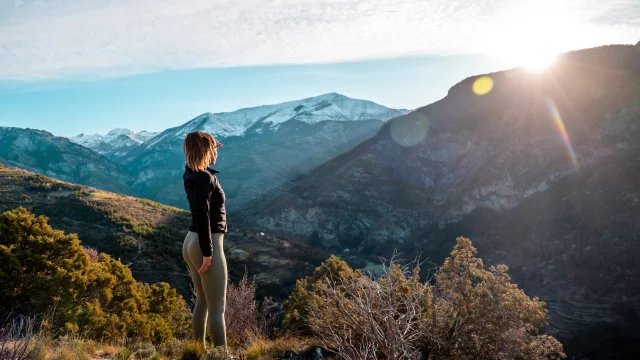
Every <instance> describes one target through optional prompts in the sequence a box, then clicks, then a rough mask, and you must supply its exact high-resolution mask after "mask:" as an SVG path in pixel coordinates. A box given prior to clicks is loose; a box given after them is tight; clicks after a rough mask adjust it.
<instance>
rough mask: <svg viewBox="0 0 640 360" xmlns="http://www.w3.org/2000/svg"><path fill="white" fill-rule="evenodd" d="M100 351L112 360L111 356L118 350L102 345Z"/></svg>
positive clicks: (111, 346)
mask: <svg viewBox="0 0 640 360" xmlns="http://www.w3.org/2000/svg"><path fill="white" fill-rule="evenodd" d="M102 351H103V352H104V354H105V355H107V356H108V357H110V358H112V357H113V355H115V354H116V352H117V351H118V348H117V347H115V346H113V345H104V346H103V347H102Z"/></svg>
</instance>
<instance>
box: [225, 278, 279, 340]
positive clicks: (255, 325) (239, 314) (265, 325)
mask: <svg viewBox="0 0 640 360" xmlns="http://www.w3.org/2000/svg"><path fill="white" fill-rule="evenodd" d="M271 305H273V301H272V300H271V299H270V298H265V299H264V301H263V302H262V305H259V304H258V302H257V301H256V284H255V283H254V282H251V281H249V277H248V274H247V272H246V271H245V273H244V276H243V277H242V279H241V280H240V282H239V283H238V284H237V285H235V284H233V283H229V286H228V287H227V304H226V309H225V323H226V325H227V337H228V338H229V343H230V344H238V345H239V346H243V345H245V344H246V343H247V342H250V341H251V340H253V339H259V338H267V337H268V336H269V335H270V334H271V332H272V331H273V326H274V324H275V321H276V316H275V314H272V313H271V311H270V310H269V309H270V306H271Z"/></svg>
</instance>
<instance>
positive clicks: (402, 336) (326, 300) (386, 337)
mask: <svg viewBox="0 0 640 360" xmlns="http://www.w3.org/2000/svg"><path fill="white" fill-rule="evenodd" d="M475 255H476V250H475V248H474V247H473V246H472V244H471V241H469V240H468V239H465V238H459V239H458V244H457V245H456V246H455V247H454V249H453V251H452V252H451V255H450V257H449V258H448V259H447V260H446V261H445V263H444V265H443V266H442V267H441V268H440V269H439V271H438V272H437V273H436V275H435V279H434V280H435V281H434V282H433V283H428V282H427V283H423V282H421V281H420V278H419V267H418V266H413V267H409V266H405V267H401V266H400V265H398V264H396V263H394V262H393V261H392V262H391V264H390V265H389V266H388V267H387V268H386V271H385V272H384V274H383V275H382V276H381V277H380V278H377V279H372V278H369V277H366V276H361V275H360V274H358V273H356V272H353V271H352V272H349V271H348V270H347V269H345V268H344V266H346V264H341V263H339V260H336V259H330V260H331V262H332V263H333V265H334V267H335V265H337V264H339V265H340V266H339V267H338V268H339V269H341V274H342V276H337V274H338V273H337V272H325V274H326V275H325V276H324V277H320V278H318V280H316V281H314V282H312V283H311V284H310V285H308V284H303V285H305V286H304V287H303V286H300V287H297V288H296V291H297V292H296V291H294V294H292V296H294V295H296V296H297V298H294V301H290V302H289V305H288V306H289V307H288V310H289V311H291V309H294V310H297V311H298V314H301V312H300V311H299V310H298V309H296V308H295V307H293V305H296V306H299V304H302V303H304V304H306V306H307V309H306V314H307V316H306V318H303V320H304V321H305V324H306V325H307V326H308V327H309V329H310V330H311V331H312V333H314V334H315V335H316V336H318V337H319V338H320V339H321V340H322V342H323V343H324V345H325V346H327V347H331V348H334V349H336V350H337V352H338V354H339V355H340V357H342V358H345V359H378V358H386V359H403V358H412V359H541V358H563V357H565V355H564V354H563V353H562V345H561V344H560V343H559V342H558V341H557V340H556V339H555V338H553V337H551V336H548V335H540V334H539V333H538V331H539V329H541V328H543V327H544V326H546V325H547V324H546V322H545V316H546V313H547V312H546V310H545V309H544V305H545V304H544V303H543V302H541V301H539V300H538V299H537V298H533V299H531V298H529V297H528V296H526V295H525V294H524V292H523V291H522V290H520V289H518V287H517V286H516V285H515V284H511V282H510V278H509V276H508V275H507V273H506V271H507V267H506V266H504V265H500V266H497V267H490V268H489V270H486V269H484V265H483V263H482V260H481V259H479V258H477V257H476V256H475ZM327 268H328V266H327ZM314 276H315V274H314ZM300 299H302V301H301V300H300ZM290 300H291V299H290Z"/></svg>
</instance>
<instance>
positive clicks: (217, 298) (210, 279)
mask: <svg viewBox="0 0 640 360" xmlns="http://www.w3.org/2000/svg"><path fill="white" fill-rule="evenodd" d="M190 234H191V232H190ZM193 234H194V235H195V236H194V237H192V238H191V239H189V240H190V241H189V242H186V241H185V244H186V247H185V248H183V249H185V251H186V256H185V257H188V258H189V262H190V266H189V268H190V269H191V273H192V278H193V279H194V283H195V282H196V280H195V279H196V277H197V278H198V280H199V281H198V283H199V284H200V286H201V290H200V289H198V288H196V296H197V298H196V309H199V310H200V311H199V312H198V319H197V320H192V322H193V324H194V335H195V336H196V338H197V339H198V340H200V338H201V337H200V333H199V332H196V326H197V329H198V330H200V329H203V330H204V322H205V321H206V324H207V328H208V329H209V332H210V333H211V335H212V337H213V344H214V347H218V346H224V347H225V349H226V347H227V334H226V326H225V322H224V308H225V304H226V299H227V260H226V259H225V256H224V251H223V246H222V245H223V240H224V234H218V233H214V234H212V236H211V238H212V241H213V255H212V259H211V260H212V261H211V267H209V269H208V270H207V271H206V272H205V273H204V274H198V269H200V267H201V266H202V251H201V250H200V244H199V242H198V234H195V233H193ZM193 274H195V276H194V275H193ZM194 286H195V284H194ZM200 294H204V299H203V296H201V295H200ZM203 300H206V301H203ZM205 304H206V308H205V310H204V311H202V307H201V308H199V307H198V306H199V305H200V306H204V305H205ZM196 309H194V312H193V318H195V317H196ZM202 313H204V316H202V315H201V314H202ZM207 313H208V316H207ZM201 322H202V323H201ZM202 338H204V335H203V336H202Z"/></svg>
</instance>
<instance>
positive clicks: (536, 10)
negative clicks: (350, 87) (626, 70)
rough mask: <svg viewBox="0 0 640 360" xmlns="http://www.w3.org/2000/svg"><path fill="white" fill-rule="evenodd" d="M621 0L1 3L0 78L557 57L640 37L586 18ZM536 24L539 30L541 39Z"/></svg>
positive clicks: (634, 26)
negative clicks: (526, 47)
mask: <svg viewBox="0 0 640 360" xmlns="http://www.w3.org/2000/svg"><path fill="white" fill-rule="evenodd" d="M603 3H606V4H603ZM627 3H630V2H629V1H617V0H609V1H596V0H562V1H555V0H553V1H552V0H537V1H531V2H527V1H524V0H431V1H427V0H423V1H419V0H301V1H294V0H171V1H170V0H13V1H12V0H0V79H17V80H34V79H36V80H37V79H40V78H58V77H68V76H92V77H93V76H96V77H102V76H121V75H126V74H135V73H145V72H153V71H158V70H164V69H184V68H196V67H224V66H247V65H269V64H290V63H319V62H339V61H351V60H362V59H373V58H388V57H395V56H405V55H422V54H424V55H427V54H437V55H444V54H453V53H489V55H492V54H502V53H504V52H505V51H508V50H509V49H510V47H512V45H513V43H514V42H517V41H518V39H527V40H528V39H529V38H535V39H536V41H537V42H536V43H538V44H539V46H544V44H545V43H549V44H551V45H552V46H553V47H554V49H555V48H558V49H559V50H567V49H569V48H578V47H583V46H591V45H599V44H605V43H622V42H626V43H631V42H635V41H637V40H638V38H640V25H639V24H638V23H637V22H624V23H621V24H610V23H605V22H602V21H593V20H594V19H598V18H599V17H602V16H606V15H607V14H610V13H611V11H618V10H616V9H620V8H621V7H624V6H625V4H627ZM532 9H533V10H532ZM532 11H533V13H532ZM637 16H638V17H640V14H637ZM532 17H533V18H532ZM514 19H515V20H514ZM521 19H528V21H529V22H528V23H526V24H527V25H526V26H524V27H523V26H518V25H522V21H520V20H521ZM514 21H515V22H514ZM536 27H539V29H546V30H545V31H540V32H538V31H537V30H536ZM549 29H553V31H549ZM538 33H539V34H538Z"/></svg>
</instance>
